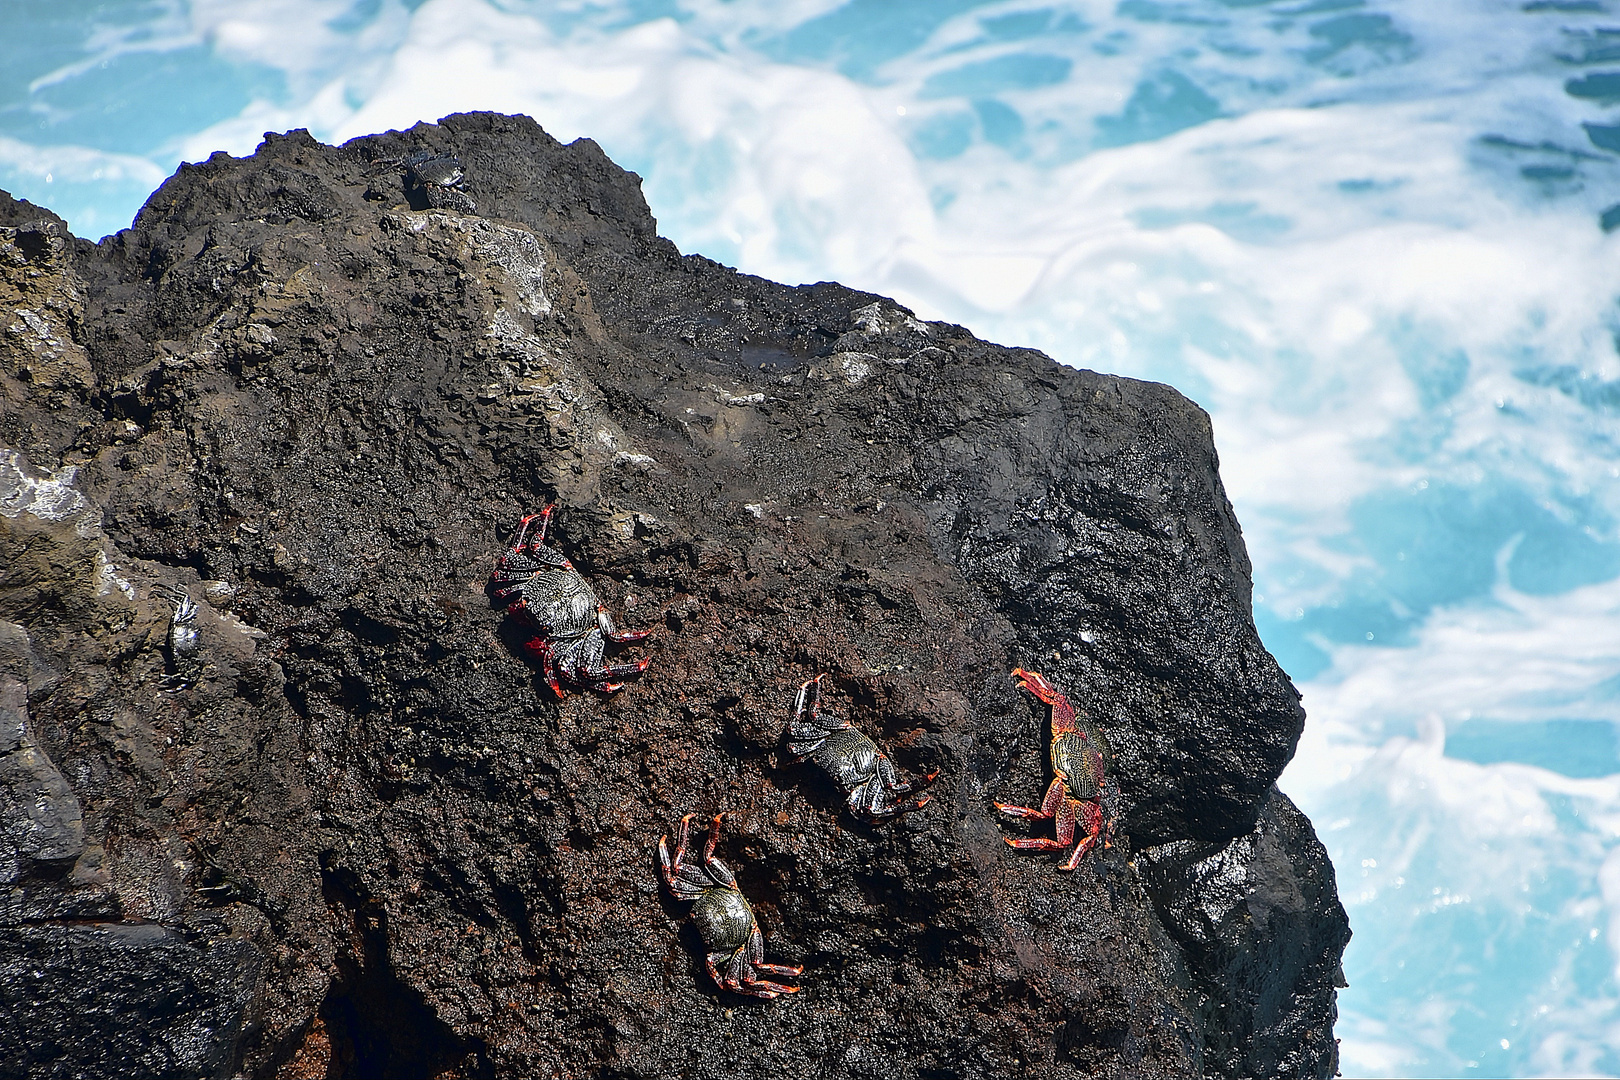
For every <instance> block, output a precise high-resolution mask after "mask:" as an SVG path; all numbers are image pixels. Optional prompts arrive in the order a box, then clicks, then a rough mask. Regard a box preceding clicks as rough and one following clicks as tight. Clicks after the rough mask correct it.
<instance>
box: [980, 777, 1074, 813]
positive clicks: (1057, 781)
mask: <svg viewBox="0 0 1620 1080" xmlns="http://www.w3.org/2000/svg"><path fill="white" fill-rule="evenodd" d="M1068 794H1069V787H1068V785H1067V784H1065V783H1064V782H1063V777H1061V776H1055V777H1053V778H1052V783H1051V784H1050V785H1049V786H1048V787H1047V789H1046V798H1044V799H1042V800H1041V808H1040V809H1039V810H1031V809H1030V808H1029V807H1027V806H1013V805H1011V804H1010V803H1003V802H998V803H996V809H997V810H1000V811H1001V812H1002V813H1003V814H1008V815H1010V816H1012V817H1022V818H1049V817H1051V816H1052V815H1053V814H1056V813H1057V812H1058V808H1059V807H1061V806H1062V805H1063V800H1064V798H1065V797H1067V795H1068Z"/></svg>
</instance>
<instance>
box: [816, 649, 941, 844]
mask: <svg viewBox="0 0 1620 1080" xmlns="http://www.w3.org/2000/svg"><path fill="white" fill-rule="evenodd" d="M824 678H826V676H825V675H824V674H823V675H817V676H816V677H815V678H813V679H811V680H810V681H809V682H807V683H805V684H804V685H803V686H801V687H799V696H798V698H797V700H795V701H794V703H793V719H792V720H790V721H788V751H789V752H790V753H792V754H796V755H797V756H798V758H799V760H800V761H804V760H805V759H806V758H808V759H810V760H812V761H814V762H815V763H816V764H817V765H820V766H821V767H822V768H823V769H825V770H826V771H827V775H829V776H831V777H832V778H833V779H834V780H835V781H837V782H838V786H839V787H841V788H843V789H844V790H845V791H846V792H848V793H849V809H850V812H851V813H854V814H860V815H862V816H864V817H866V818H869V819H871V820H872V821H879V820H882V819H883V818H889V817H894V816H895V815H896V814H906V813H910V812H911V811H913V810H921V809H922V808H923V806H925V805H926V804H927V802H928V800H929V798H930V796H927V795H924V796H922V797H921V798H917V799H909V800H907V801H905V802H901V801H899V796H901V795H905V794H906V793H908V792H909V791H911V785H910V784H907V783H903V782H902V781H901V779H900V774H899V773H898V772H897V771H896V770H895V767H894V762H892V761H890V760H889V755H887V754H885V753H884V752H883V751H882V750H880V749H878V745H877V743H875V742H873V741H872V740H871V739H869V738H867V737H866V736H865V735H863V734H862V733H861V732H860V731H859V730H857V729H856V727H855V726H854V725H853V724H851V723H850V722H849V721H848V720H835V719H826V720H824V719H822V717H821V680H822V679H824ZM807 713H808V714H807ZM938 775H939V773H938V772H931V773H929V774H928V775H927V776H925V777H924V778H923V779H922V781H921V782H920V783H919V784H918V786H919V787H926V786H927V785H929V784H931V783H933V781H934V777H936V776H938Z"/></svg>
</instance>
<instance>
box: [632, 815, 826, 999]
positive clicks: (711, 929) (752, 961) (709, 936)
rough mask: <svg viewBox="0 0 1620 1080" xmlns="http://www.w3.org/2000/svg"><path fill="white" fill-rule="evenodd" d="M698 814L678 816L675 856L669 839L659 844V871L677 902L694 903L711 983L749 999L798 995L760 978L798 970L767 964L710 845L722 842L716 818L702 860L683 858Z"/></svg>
mask: <svg viewBox="0 0 1620 1080" xmlns="http://www.w3.org/2000/svg"><path fill="white" fill-rule="evenodd" d="M696 816H697V815H696V814H687V815H686V816H685V817H683V818H681V830H680V833H679V836H678V838H677V839H676V841H675V852H674V854H671V853H670V850H669V837H668V836H667V835H665V836H663V837H660V838H659V841H658V862H659V865H660V866H661V867H662V868H663V874H664V884H665V885H667V886H668V887H669V891H670V893H671V894H672V895H673V896H674V897H675V898H676V899H678V900H690V901H692V910H691V913H690V917H691V919H692V925H694V926H696V927H697V932H698V936H699V937H701V938H702V939H703V952H704V955H703V962H704V964H705V965H706V966H707V967H708V969H709V974H710V975H711V976H712V977H713V978H714V982H715V985H716V986H718V987H720V988H721V989H724V990H731V991H733V992H735V993H738V994H748V995H750V996H752V997H762V998H773V997H776V996H777V995H779V994H796V993H798V992H799V987H797V986H787V985H785V984H783V983H779V982H771V981H769V980H768V979H761V978H760V977H759V973H760V972H762V971H764V972H768V973H770V974H772V975H798V974H800V973H801V972H803V971H804V969H803V968H802V967H787V966H786V965H783V964H767V963H765V937H764V935H763V934H761V933H760V932H759V920H757V919H755V918H754V909H753V908H751V907H749V906H748V901H747V900H746V899H744V898H743V894H742V891H741V890H740V889H738V888H737V878H736V876H735V875H733V874H732V872H731V869H730V868H729V867H727V866H726V864H725V863H723V862H721V861H720V860H719V859H717V858H715V857H714V846H715V844H717V843H718V842H719V840H720V819H721V818H723V817H725V815H724V814H716V815H714V821H713V823H712V824H710V826H709V839H708V842H707V843H705V844H704V846H703V858H702V859H701V860H696V859H691V858H688V857H687V852H686V834H687V829H688V827H689V826H690V824H691V821H692V819H693V818H694V817H696Z"/></svg>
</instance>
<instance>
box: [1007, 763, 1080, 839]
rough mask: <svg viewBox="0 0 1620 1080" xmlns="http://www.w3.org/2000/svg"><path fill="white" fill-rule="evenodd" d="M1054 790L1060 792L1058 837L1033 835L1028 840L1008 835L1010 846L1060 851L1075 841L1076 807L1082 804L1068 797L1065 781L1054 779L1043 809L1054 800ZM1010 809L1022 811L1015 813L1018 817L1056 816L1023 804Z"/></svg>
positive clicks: (1042, 805)
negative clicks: (1050, 837) (1036, 810)
mask: <svg viewBox="0 0 1620 1080" xmlns="http://www.w3.org/2000/svg"><path fill="white" fill-rule="evenodd" d="M1054 790H1055V791H1057V792H1058V806H1057V808H1056V811H1055V816H1056V817H1057V829H1056V833H1057V837H1056V839H1052V840H1049V839H1047V838H1046V837H1044V836H1036V837H1031V838H1030V839H1028V840H1014V839H1012V838H1011V837H1007V838H1006V839H1007V844H1008V846H1009V847H1015V848H1018V849H1020V850H1024V851H1030V850H1033V851H1058V850H1061V849H1062V848H1066V847H1068V846H1069V845H1070V844H1072V843H1074V818H1075V813H1074V808H1075V807H1076V806H1079V805H1080V804H1079V803H1078V802H1076V801H1075V800H1074V799H1070V798H1068V797H1067V796H1068V790H1067V789H1066V788H1065V787H1064V786H1063V781H1061V780H1054V781H1052V787H1049V788H1047V789H1046V792H1047V794H1046V802H1045V803H1042V804H1041V808H1042V809H1043V810H1044V809H1045V808H1046V805H1047V804H1049V803H1051V802H1052V792H1053V791H1054ZM1009 809H1010V810H1016V811H1020V813H1018V814H1016V815H1015V816H1016V817H1040V818H1045V817H1052V816H1054V813H1053V812H1047V813H1039V812H1032V811H1030V810H1028V809H1026V808H1025V807H1022V806H1015V807H1011V808H1009Z"/></svg>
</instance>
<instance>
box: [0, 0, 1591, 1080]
mask: <svg viewBox="0 0 1620 1080" xmlns="http://www.w3.org/2000/svg"><path fill="white" fill-rule="evenodd" d="M475 108H477V109H484V108H488V109H500V110H505V111H521V112H527V113H530V114H532V115H534V116H535V117H536V118H537V119H538V120H539V121H540V122H541V123H542V124H543V125H544V126H545V127H546V128H547V129H548V130H549V131H551V132H552V133H553V134H555V135H557V136H558V137H560V138H563V139H571V138H575V137H578V136H582V135H584V136H590V137H592V138H595V139H596V140H597V141H598V142H600V143H601V144H602V145H603V147H604V148H605V149H606V150H607V151H608V153H609V154H611V155H612V156H613V157H614V159H615V160H617V161H619V162H620V163H621V164H623V165H625V166H627V167H629V168H633V169H635V170H637V171H638V172H640V173H641V174H642V176H643V177H644V178H645V189H646V193H647V196H648V199H649V201H650V202H651V204H652V207H653V210H654V213H655V214H656V215H657V216H658V218H659V222H660V225H661V228H662V231H663V232H664V233H665V234H666V235H668V236H670V237H671V238H672V239H674V240H675V241H676V243H677V244H678V245H679V246H680V247H681V248H682V250H685V251H699V252H702V253H704V254H707V255H709V256H711V257H714V258H717V259H720V260H722V261H725V262H728V263H732V264H735V265H737V266H740V267H741V268H742V269H744V270H747V271H750V272H753V273H758V274H763V275H766V276H769V277H773V278H777V279H780V280H786V281H814V280H820V279H825V278H836V279H839V280H842V281H844V282H846V283H848V284H851V285H854V286H858V287H861V288H866V289H872V290H874V291H878V292H883V293H888V294H891V295H895V296H897V297H899V298H901V299H902V300H903V301H905V302H907V303H909V304H911V305H913V306H914V307H915V308H916V309H917V310H918V311H919V313H921V314H923V315H925V316H927V317H932V318H947V319H950V320H952V321H955V322H960V323H964V324H966V325H968V326H969V327H971V328H972V329H974V330H975V331H976V332H978V333H980V334H981V335H983V336H985V337H989V338H992V339H995V340H998V341H1003V342H1007V343H1010V344H1019V345H1031V346H1035V347H1038V348H1042V349H1045V350H1046V351H1047V352H1049V353H1051V354H1052V355H1053V356H1054V357H1056V358H1058V359H1059V360H1062V361H1064V362H1067V363H1072V364H1078V365H1084V366H1088V367H1093V368H1097V369H1100V370H1105V371H1112V372H1118V373H1120V374H1126V375H1132V376H1137V377H1143V378H1152V379H1160V380H1164V381H1167V382H1170V383H1172V384H1174V385H1176V386H1177V387H1178V388H1180V389H1181V390H1182V391H1183V392H1185V393H1187V394H1188V395H1189V396H1191V397H1192V398H1194V399H1195V400H1197V401H1198V402H1199V403H1200V404H1202V405H1203V406H1204V407H1205V408H1206V409H1208V410H1209V411H1210V413H1211V415H1212V416H1213V418H1214V423H1215V432H1216V441H1217V445H1218V447H1219V449H1220V452H1221V457H1222V471H1223V475H1224V477H1225V479H1226V482H1227V485H1228V490H1229V493H1230V495H1231V497H1232V500H1233V502H1234V504H1235V505H1236V508H1237V511H1238V514H1239V517H1240V518H1241V520H1242V522H1243V524H1244V528H1245V534H1246V537H1247V539H1248V542H1249V546H1250V553H1251V555H1252V557H1253V561H1254V566H1255V593H1256V595H1255V617H1256V620H1257V622H1258V623H1259V626H1260V629H1261V632H1262V634H1263V635H1264V637H1265V640H1266V642H1267V644H1268V645H1269V646H1270V648H1271V649H1272V650H1273V652H1275V653H1276V655H1277V656H1278V658H1279V659H1280V660H1281V661H1282V663H1283V665H1284V666H1285V667H1286V668H1287V669H1288V671H1289V672H1290V674H1291V675H1292V676H1293V677H1294V679H1295V680H1296V682H1297V683H1298V684H1299V685H1300V687H1301V689H1302V690H1303V691H1304V693H1305V704H1306V707H1307V709H1308V710H1309V712H1310V722H1309V725H1308V727H1307V731H1306V735H1305V738H1304V740H1303V742H1302V744H1301V748H1300V753H1299V755H1298V757H1297V758H1296V760H1295V762H1294V764H1293V765H1292V766H1291V767H1290V769H1289V772H1288V773H1287V774H1286V775H1285V777H1284V780H1283V786H1284V788H1285V789H1286V790H1288V791H1289V792H1290V793H1291V794H1292V795H1293V796H1294V797H1295V798H1296V799H1297V800H1298V801H1299V802H1300V803H1301V805H1302V806H1304V808H1305V809H1306V810H1307V811H1308V812H1309V813H1310V814H1311V816H1312V819H1313V820H1314V821H1315V822H1316V825H1317V828H1318V830H1319V831H1320V833H1321V835H1322V837H1323V840H1324V841H1325V842H1326V843H1327V845H1328V847H1329V849H1330V851H1331V852H1332V855H1333V858H1334V861H1335V864H1336V866H1337V867H1338V871H1339V875H1340V884H1341V890H1342V892H1343V895H1344V899H1345V902H1346V906H1347V908H1348V909H1349V911H1350V916H1351V920H1352V923H1353V926H1354V928H1355V933H1356V937H1355V940H1354V942H1353V943H1352V945H1351V947H1350V951H1349V953H1348V955H1347V957H1346V962H1345V968H1346V973H1347V975H1348V977H1349V980H1350V984H1351V985H1350V987H1349V989H1347V990H1346V991H1344V992H1343V994H1342V996H1341V1016H1342V1018H1341V1021H1340V1025H1339V1035H1340V1036H1341V1037H1342V1039H1343V1055H1344V1070H1345V1073H1346V1075H1366V1076H1375V1075H1434V1076H1447V1075H1482V1076H1486V1075H1490V1076H1507V1075H1516V1076H1532V1075H1558V1074H1587V1075H1590V1074H1609V1075H1615V1074H1620V983H1617V978H1616V968H1617V962H1620V951H1617V950H1620V749H1617V745H1616V734H1615V727H1614V725H1615V723H1616V722H1617V721H1620V352H1617V342H1616V339H1617V334H1620V0H1514V2H1496V0H1421V2H1420V0H1407V2H1405V3H1400V2H1395V0H1097V2H1088V0H1071V2H1062V3H1057V2H1053V3H1043V2H1034V0H1017V2H999V3H980V2H971V0H909V2H908V0H850V2H847V3H840V2H839V0H771V2H766V0H729V2H726V0H689V2H680V0H668V2H660V0H622V2H616V3H606V2H604V3H589V2H583V0H578V2H555V3H524V2H520V0H425V2H414V3H402V2H399V0H357V2H322V0H260V2H256V3H251V4H249V3H229V2H223V0H215V2H208V0H193V2H184V0H121V2H116V3H88V2H84V0H53V2H50V3H42V2H37V0H12V2H11V3H9V4H7V5H5V6H3V7H0V186H3V187H5V188H6V189H8V190H10V191H12V192H13V193H15V194H18V195H21V196H24V197H27V198H29V199H32V200H35V201H37V202H41V203H44V204H46V205H49V206H51V207H52V208H54V209H56V210H57V211H59V212H61V213H62V214H64V216H66V217H67V218H68V220H69V221H70V223H71V224H72V226H73V227H74V229H75V231H77V232H79V233H81V234H83V235H87V236H92V237H94V236H99V235H101V234H103V233H105V232H110V231H113V230H115V229H117V228H119V227H122V226H124V225H126V224H128V222H129V220H130V218H131V217H132V216H133V214H134V212H135V210H136V209H137V208H138V207H139V205H140V204H141V202H142V201H144V199H145V197H146V195H147V194H148V193H149V192H150V191H151V189H152V188H153V187H155V186H156V184H157V183H158V182H160V181H161V179H162V177H163V176H165V175H166V174H167V173H168V172H169V171H171V170H172V169H173V168H174V167H175V165H176V164H177V163H178V162H179V161H181V160H199V159H201V158H204V157H206V156H207V155H208V153H209V152H211V151H213V150H216V149H226V150H229V151H231V152H233V153H247V152H250V151H251V150H252V149H253V147H254V145H255V144H256V143H257V142H258V140H259V137H260V133H261V132H263V131H265V130H271V129H273V130H285V129H287V128H289V127H308V128H310V129H311V130H312V131H313V132H314V133H315V134H316V135H317V136H318V137H320V138H323V139H327V140H341V139H345V138H349V137H351V136H354V135H359V134H364V133H367V132H371V131H376V130H381V129H384V128H388V127H405V126H408V125H410V124H412V123H414V122H415V121H417V120H421V119H429V120H431V119H435V118H437V117H439V116H441V115H443V114H445V113H448V112H452V111H457V110H462V109H475Z"/></svg>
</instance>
